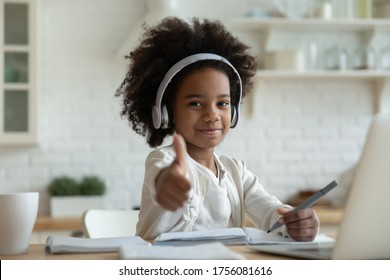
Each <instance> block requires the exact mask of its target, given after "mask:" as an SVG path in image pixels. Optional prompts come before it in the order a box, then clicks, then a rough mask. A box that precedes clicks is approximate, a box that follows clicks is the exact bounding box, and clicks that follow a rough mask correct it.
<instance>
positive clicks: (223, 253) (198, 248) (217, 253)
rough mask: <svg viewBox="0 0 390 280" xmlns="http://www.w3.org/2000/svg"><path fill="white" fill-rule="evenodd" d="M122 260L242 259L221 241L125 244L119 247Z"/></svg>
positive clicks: (242, 257)
mask: <svg viewBox="0 0 390 280" xmlns="http://www.w3.org/2000/svg"><path fill="white" fill-rule="evenodd" d="M119 258H120V259H122V260H243V259H245V258H244V256H242V255H241V254H238V253H235V252H233V251H232V250H230V249H229V248H228V247H226V246H225V245H223V244H222V243H207V244H195V245H188V246H158V245H153V246H148V247H145V246H142V245H126V246H122V247H121V248H120V249H119Z"/></svg>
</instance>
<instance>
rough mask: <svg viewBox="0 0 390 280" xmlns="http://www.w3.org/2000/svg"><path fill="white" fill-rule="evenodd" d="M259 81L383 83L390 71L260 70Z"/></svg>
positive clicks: (257, 76)
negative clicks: (311, 80) (324, 80)
mask: <svg viewBox="0 0 390 280" xmlns="http://www.w3.org/2000/svg"><path fill="white" fill-rule="evenodd" d="M256 78H257V79H280V78H282V79H290V78H316V79H322V78H332V79H347V78H348V79H358V80H362V79H364V80H371V81H381V80H383V79H386V78H390V71H382V70H345V71H340V70H335V71H331V70H317V71H302V72H298V71H288V70H259V71H258V72H257V74H256Z"/></svg>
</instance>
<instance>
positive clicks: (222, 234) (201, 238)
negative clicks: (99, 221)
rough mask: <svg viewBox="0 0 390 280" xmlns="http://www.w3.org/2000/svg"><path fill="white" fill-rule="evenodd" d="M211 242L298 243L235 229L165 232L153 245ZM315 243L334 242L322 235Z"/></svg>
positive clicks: (247, 230) (280, 237)
mask: <svg viewBox="0 0 390 280" xmlns="http://www.w3.org/2000/svg"><path fill="white" fill-rule="evenodd" d="M210 242H220V243H223V244H225V245H249V244H252V245H253V244H280V243H283V244H286V243H296V241H294V240H292V239H291V238H287V237H283V236H281V235H279V234H277V233H275V232H271V233H267V232H265V231H262V230H260V229H256V228H250V227H244V228H238V227H235V228H223V229H212V230H200V231H189V232H164V233H161V234H160V235H159V236H158V237H157V238H156V239H155V240H154V241H153V244H154V245H187V244H188V245H189V244H200V243H210ZM314 242H316V243H327V242H331V243H332V242H334V240H333V239H331V238H329V237H328V236H326V235H324V234H320V235H318V236H317V238H316V239H315V241H314ZM309 243H310V242H309Z"/></svg>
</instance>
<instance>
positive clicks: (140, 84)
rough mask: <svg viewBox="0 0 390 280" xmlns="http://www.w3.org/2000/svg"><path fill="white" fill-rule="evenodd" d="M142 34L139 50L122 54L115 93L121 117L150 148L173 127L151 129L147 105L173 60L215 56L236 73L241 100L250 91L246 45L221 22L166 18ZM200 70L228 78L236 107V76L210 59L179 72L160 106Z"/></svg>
mask: <svg viewBox="0 0 390 280" xmlns="http://www.w3.org/2000/svg"><path fill="white" fill-rule="evenodd" d="M144 31H145V32H144V34H143V37H141V41H140V44H139V46H138V47H136V48H135V49H134V50H133V51H132V52H131V53H130V54H129V55H127V56H126V59H129V60H130V65H129V70H128V72H127V73H126V76H125V79H124V80H123V82H122V84H121V85H120V87H119V88H118V90H117V91H116V94H115V95H116V96H118V97H121V98H122V109H121V116H122V117H123V118H126V119H127V120H128V121H129V123H130V124H131V125H132V129H133V130H134V131H135V132H136V133H138V134H140V135H142V136H146V138H147V143H148V144H149V146H150V147H153V148H155V147H157V146H160V145H161V144H162V143H163V141H164V139H165V137H166V136H167V135H172V134H173V133H174V127H173V125H170V126H169V127H168V128H167V129H163V128H159V129H156V128H154V126H153V119H152V107H153V105H154V103H155V99H156V94H157V89H158V87H159V84H160V82H161V80H162V79H163V77H164V75H165V74H166V73H167V71H168V70H169V69H170V68H171V67H172V66H173V65H174V64H175V63H176V62H178V61H179V60H181V59H183V58H185V57H187V56H189V55H192V54H196V53H205V52H207V53H215V54H218V55H220V56H223V57H224V58H226V59H227V60H228V61H229V62H230V63H231V64H232V65H233V66H234V67H235V68H236V69H237V71H238V73H239V74H240V76H241V81H242V97H244V96H245V94H246V93H247V92H249V91H250V89H251V88H252V77H253V76H254V75H255V73H256V69H257V65H256V59H255V57H254V56H252V55H250V54H249V47H248V46H246V45H245V44H243V43H242V42H241V41H240V40H238V39H237V38H236V37H234V36H233V35H232V34H231V33H230V32H228V31H227V30H226V28H225V27H224V25H223V24H222V23H221V22H219V21H212V20H208V19H203V20H200V19H199V18H193V19H192V21H191V22H187V21H184V20H182V19H179V18H177V17H168V18H165V19H163V20H162V21H161V22H160V23H159V24H157V25H156V26H153V27H148V26H144ZM205 67H211V68H214V69H216V70H219V71H222V72H223V73H226V75H227V76H228V77H229V80H230V88H231V99H232V104H233V105H235V104H237V102H239V89H238V86H239V85H238V83H237V77H236V75H235V74H234V73H233V71H232V69H231V68H230V67H229V66H227V65H226V64H224V63H223V62H220V61H213V60H204V61H198V62H196V63H193V64H191V65H189V66H187V67H185V68H184V69H183V70H181V71H180V72H179V73H178V74H177V75H176V76H175V77H174V78H173V79H172V81H171V82H170V84H169V86H168V87H167V89H166V91H165V93H164V96H163V102H164V104H172V102H173V101H174V98H175V92H176V91H177V88H178V86H179V85H180V82H181V81H183V79H184V78H185V77H186V76H188V75H189V74H190V73H191V72H193V71H195V70H198V69H200V68H205ZM168 107H169V106H168Z"/></svg>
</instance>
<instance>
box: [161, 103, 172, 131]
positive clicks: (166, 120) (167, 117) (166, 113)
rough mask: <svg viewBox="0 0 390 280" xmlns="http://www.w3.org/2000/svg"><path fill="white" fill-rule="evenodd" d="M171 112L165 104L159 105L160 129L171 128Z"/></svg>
mask: <svg viewBox="0 0 390 280" xmlns="http://www.w3.org/2000/svg"><path fill="white" fill-rule="evenodd" d="M171 119H172V117H171V112H170V110H169V109H168V107H167V106H165V104H162V105H161V128H163V129H167V128H169V127H170V126H171Z"/></svg>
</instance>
